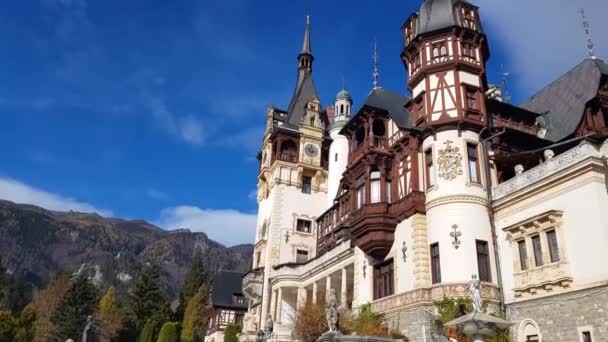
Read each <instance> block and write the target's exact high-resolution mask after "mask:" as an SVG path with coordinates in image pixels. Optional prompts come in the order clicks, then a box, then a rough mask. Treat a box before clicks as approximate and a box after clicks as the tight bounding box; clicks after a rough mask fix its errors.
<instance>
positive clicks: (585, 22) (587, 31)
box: [579, 8, 597, 59]
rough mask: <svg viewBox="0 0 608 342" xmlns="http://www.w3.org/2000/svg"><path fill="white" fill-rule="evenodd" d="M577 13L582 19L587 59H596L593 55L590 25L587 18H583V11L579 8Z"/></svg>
mask: <svg viewBox="0 0 608 342" xmlns="http://www.w3.org/2000/svg"><path fill="white" fill-rule="evenodd" d="M579 12H580V14H581V17H582V18H583V29H584V30H585V36H587V51H588V52H587V53H588V56H587V58H590V59H596V58H597V57H595V54H594V53H593V46H594V45H593V40H592V39H591V24H589V21H588V20H587V17H585V10H584V9H583V8H581V9H580V10H579Z"/></svg>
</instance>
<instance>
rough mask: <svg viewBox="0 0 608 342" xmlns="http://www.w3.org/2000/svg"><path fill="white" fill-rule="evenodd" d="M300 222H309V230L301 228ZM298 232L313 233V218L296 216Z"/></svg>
mask: <svg viewBox="0 0 608 342" xmlns="http://www.w3.org/2000/svg"><path fill="white" fill-rule="evenodd" d="M300 222H302V223H306V222H308V230H300ZM296 232H298V233H302V234H312V220H308V219H304V218H296Z"/></svg>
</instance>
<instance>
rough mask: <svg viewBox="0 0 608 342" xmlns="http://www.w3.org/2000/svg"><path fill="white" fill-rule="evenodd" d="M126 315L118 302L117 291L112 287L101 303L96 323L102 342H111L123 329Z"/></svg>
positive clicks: (96, 315) (98, 307)
mask: <svg viewBox="0 0 608 342" xmlns="http://www.w3.org/2000/svg"><path fill="white" fill-rule="evenodd" d="M123 319H124V315H123V312H122V310H121V307H120V306H119V304H118V302H117V301H116V290H115V289H114V287H110V288H109V289H108V291H106V294H105V295H104V296H103V297H102V298H101V300H100V301H99V305H98V306H97V312H96V314H95V321H96V323H97V329H96V331H97V334H98V338H99V340H100V342H104V341H108V342H109V341H111V340H112V339H113V338H115V337H116V336H118V333H119V332H120V330H121V328H122V323H123Z"/></svg>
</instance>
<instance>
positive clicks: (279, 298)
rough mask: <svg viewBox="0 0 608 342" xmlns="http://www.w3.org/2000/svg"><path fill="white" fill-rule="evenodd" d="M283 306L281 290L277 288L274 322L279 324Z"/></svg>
mask: <svg viewBox="0 0 608 342" xmlns="http://www.w3.org/2000/svg"><path fill="white" fill-rule="evenodd" d="M282 306H283V289H282V288H280V287H279V290H278V294H277V313H276V316H277V317H276V318H275V321H276V322H281V320H282V318H281V307H282Z"/></svg>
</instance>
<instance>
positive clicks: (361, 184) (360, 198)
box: [355, 177, 365, 209]
mask: <svg viewBox="0 0 608 342" xmlns="http://www.w3.org/2000/svg"><path fill="white" fill-rule="evenodd" d="M355 186H356V187H357V209H361V207H362V206H363V203H365V179H364V178H363V177H359V178H357V181H356V182H355Z"/></svg>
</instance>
